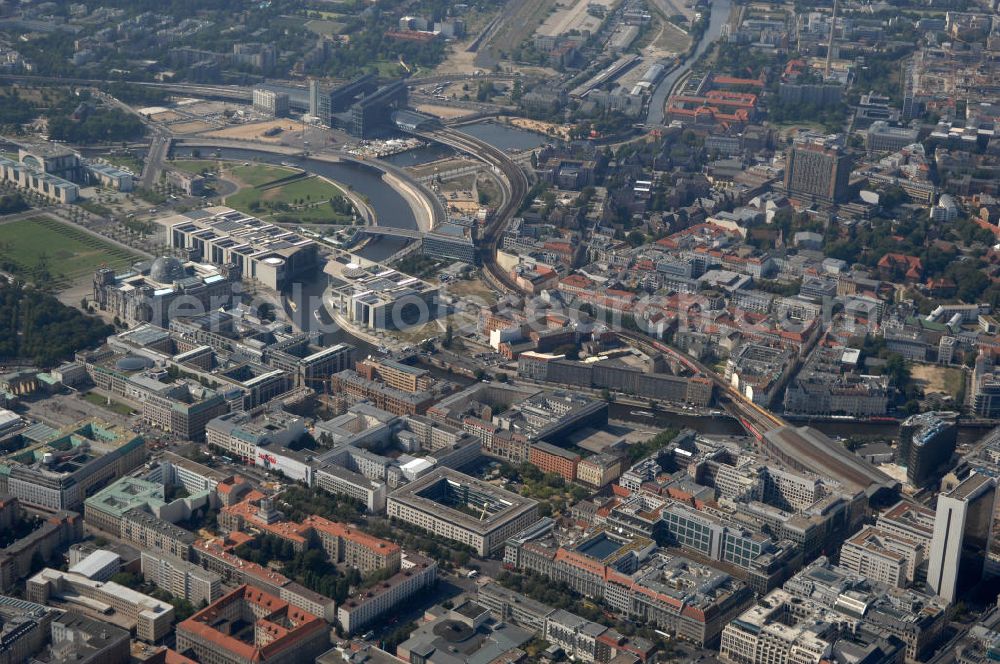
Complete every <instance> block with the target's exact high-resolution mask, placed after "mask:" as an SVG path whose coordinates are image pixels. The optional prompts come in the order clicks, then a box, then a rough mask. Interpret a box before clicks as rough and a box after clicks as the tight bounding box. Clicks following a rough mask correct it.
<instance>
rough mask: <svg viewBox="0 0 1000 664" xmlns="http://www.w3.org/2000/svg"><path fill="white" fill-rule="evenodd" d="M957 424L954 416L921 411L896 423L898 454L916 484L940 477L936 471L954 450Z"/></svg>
mask: <svg viewBox="0 0 1000 664" xmlns="http://www.w3.org/2000/svg"><path fill="white" fill-rule="evenodd" d="M957 440H958V427H957V426H956V425H955V420H954V419H953V418H949V417H943V416H942V415H941V414H939V413H933V412H932V413H921V414H920V415H913V416H911V417H908V418H906V419H905V420H903V422H902V423H901V424H900V425H899V447H898V449H897V458H898V461H899V463H900V465H903V466H906V478H907V479H908V480H909V481H910V483H911V484H913V485H915V486H924V485H925V484H927V483H928V482H929V481H931V480H932V479H934V478H936V477H939V475H938V474H937V473H936V471H937V470H938V469H939V468H941V467H942V466H943V465H944V464H946V463H947V462H948V461H949V460H950V459H951V455H952V454H953V453H954V452H955V443H956V442H957Z"/></svg>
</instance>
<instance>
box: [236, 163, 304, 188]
mask: <svg viewBox="0 0 1000 664" xmlns="http://www.w3.org/2000/svg"><path fill="white" fill-rule="evenodd" d="M298 172H299V169H297V168H288V167H287V166H272V165H270V164H250V165H249V166H234V167H233V168H230V169H228V173H229V174H230V175H232V176H233V177H235V178H237V179H239V180H240V182H243V183H244V184H246V185H248V186H250V187H259V186H261V185H264V184H267V183H269V182H274V181H275V180H280V179H282V178H287V177H288V176H289V175H294V174H295V173H298Z"/></svg>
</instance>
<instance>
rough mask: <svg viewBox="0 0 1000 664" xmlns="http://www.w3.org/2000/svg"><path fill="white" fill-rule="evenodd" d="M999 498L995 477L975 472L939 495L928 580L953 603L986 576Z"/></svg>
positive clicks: (935, 589) (940, 594)
mask: <svg viewBox="0 0 1000 664" xmlns="http://www.w3.org/2000/svg"><path fill="white" fill-rule="evenodd" d="M995 500H996V480H994V479H993V478H992V477H988V476H986V475H980V474H978V473H973V474H972V475H969V477H967V478H966V479H965V480H964V481H963V482H962V483H961V484H959V485H958V486H957V487H955V488H954V489H952V490H951V491H950V492H948V493H947V494H941V495H939V496H938V502H937V513H936V514H935V517H934V538H933V539H932V540H931V555H930V561H929V564H928V568H927V583H928V584H929V585H930V587H931V588H933V589H934V592H936V593H937V594H938V595H939V596H940V597H942V598H943V599H945V600H947V601H949V602H954V601H955V599H956V598H957V597H958V596H960V595H961V594H962V593H963V592H965V591H967V590H968V589H969V588H971V587H973V586H975V585H976V583H978V582H979V581H980V579H981V578H982V576H983V565H984V562H985V560H986V556H987V553H988V551H989V544H990V527H991V523H992V519H993V507H994V502H995Z"/></svg>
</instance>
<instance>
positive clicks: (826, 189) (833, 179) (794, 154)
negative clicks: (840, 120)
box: [785, 136, 852, 203]
mask: <svg viewBox="0 0 1000 664" xmlns="http://www.w3.org/2000/svg"><path fill="white" fill-rule="evenodd" d="M851 166H852V164H851V156H850V155H849V154H847V153H846V152H844V150H843V149H842V148H841V147H840V146H838V145H836V144H835V143H834V142H833V141H831V140H829V139H825V138H823V139H820V138H818V137H814V136H810V137H807V138H804V139H800V140H797V141H796V142H795V143H794V144H793V145H792V147H791V148H789V150H788V154H787V157H786V163H785V189H787V190H788V192H789V193H790V194H793V195H795V194H798V195H800V196H811V197H814V198H816V199H818V200H821V201H824V202H827V203H839V202H841V201H843V200H845V199H846V198H847V184H848V179H849V177H850V175H851Z"/></svg>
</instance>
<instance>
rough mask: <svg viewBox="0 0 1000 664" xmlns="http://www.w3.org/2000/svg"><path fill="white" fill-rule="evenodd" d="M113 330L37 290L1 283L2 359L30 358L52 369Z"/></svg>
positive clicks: (93, 344)
mask: <svg viewBox="0 0 1000 664" xmlns="http://www.w3.org/2000/svg"><path fill="white" fill-rule="evenodd" d="M0 267H2V265H0ZM113 331H114V330H113V329H112V327H111V326H110V325H106V324H104V323H103V322H101V320H100V319H98V318H94V317H92V316H87V315H85V314H83V313H82V312H80V311H79V310H78V309H74V308H72V307H68V306H66V305H65V304H63V303H62V302H60V301H59V300H57V299H56V298H55V297H53V296H52V295H49V294H48V293H45V292H43V291H41V290H38V289H37V288H28V287H25V286H22V285H21V284H9V283H6V282H0V360H13V359H27V360H31V361H33V362H35V364H37V365H38V366H41V367H50V366H53V365H55V364H58V363H59V362H62V361H65V360H68V359H70V358H72V357H73V354H74V353H75V352H77V351H79V350H83V349H86V348H91V347H93V346H96V345H97V344H99V343H101V342H102V341H104V339H105V338H107V336H108V335H110V334H112V333H113Z"/></svg>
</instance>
